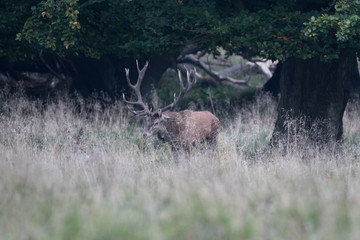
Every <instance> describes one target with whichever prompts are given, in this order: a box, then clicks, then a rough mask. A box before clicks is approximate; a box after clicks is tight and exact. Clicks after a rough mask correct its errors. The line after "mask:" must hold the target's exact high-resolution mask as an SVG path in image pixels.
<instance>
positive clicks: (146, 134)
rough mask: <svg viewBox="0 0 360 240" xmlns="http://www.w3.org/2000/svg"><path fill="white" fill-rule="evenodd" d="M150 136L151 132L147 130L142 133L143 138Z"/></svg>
mask: <svg viewBox="0 0 360 240" xmlns="http://www.w3.org/2000/svg"><path fill="white" fill-rule="evenodd" d="M150 136H151V134H149V133H148V132H144V133H143V138H144V139H147V138H148V137H150Z"/></svg>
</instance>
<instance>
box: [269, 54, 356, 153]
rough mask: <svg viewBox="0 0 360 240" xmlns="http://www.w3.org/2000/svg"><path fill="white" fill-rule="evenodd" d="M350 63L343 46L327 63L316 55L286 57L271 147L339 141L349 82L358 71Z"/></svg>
mask: <svg viewBox="0 0 360 240" xmlns="http://www.w3.org/2000/svg"><path fill="white" fill-rule="evenodd" d="M354 64H357V61H356V53H355V51H354V50H353V49H343V50H342V51H341V53H340V56H339V59H337V60H333V61H331V62H329V63H325V62H322V61H320V59H319V58H312V59H308V60H302V59H297V58H289V59H287V60H286V61H285V62H284V64H283V68H282V73H281V78H280V89H281V90H280V95H281V96H280V101H279V106H278V116H277V120H276V123H275V129H274V132H273V136H272V144H273V146H282V147H284V146H289V144H292V143H300V144H305V143H311V144H315V145H316V146H319V147H325V146H326V145H327V144H329V143H341V141H342V136H343V122H342V118H343V115H344V110H345V107H346V104H347V102H348V99H349V93H350V81H351V78H352V77H354V76H356V75H357V76H358V74H359V73H358V70H357V67H356V68H354ZM356 66H357V65H356ZM354 71H356V73H354Z"/></svg>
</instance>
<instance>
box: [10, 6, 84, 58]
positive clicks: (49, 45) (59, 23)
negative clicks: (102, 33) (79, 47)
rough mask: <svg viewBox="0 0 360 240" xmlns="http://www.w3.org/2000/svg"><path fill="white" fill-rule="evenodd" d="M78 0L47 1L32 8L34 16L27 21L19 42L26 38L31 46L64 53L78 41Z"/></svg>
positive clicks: (19, 36)
mask: <svg viewBox="0 0 360 240" xmlns="http://www.w3.org/2000/svg"><path fill="white" fill-rule="evenodd" d="M77 8H78V4H77V1H76V0H62V1H55V0H47V1H41V2H40V3H39V4H37V5H36V6H32V7H31V11H32V15H31V17H30V18H28V19H27V21H26V22H25V25H24V27H23V30H22V32H21V33H18V34H17V37H16V38H17V40H21V39H22V38H24V39H25V40H27V41H28V42H29V44H32V43H37V44H38V45H39V46H40V48H45V49H51V50H52V51H54V52H57V53H60V54H61V53H64V52H65V51H66V50H67V49H68V48H69V47H71V46H74V45H75V42H76V41H77V33H78V32H79V30H80V23H79V22H78V14H79V11H78V10H77Z"/></svg>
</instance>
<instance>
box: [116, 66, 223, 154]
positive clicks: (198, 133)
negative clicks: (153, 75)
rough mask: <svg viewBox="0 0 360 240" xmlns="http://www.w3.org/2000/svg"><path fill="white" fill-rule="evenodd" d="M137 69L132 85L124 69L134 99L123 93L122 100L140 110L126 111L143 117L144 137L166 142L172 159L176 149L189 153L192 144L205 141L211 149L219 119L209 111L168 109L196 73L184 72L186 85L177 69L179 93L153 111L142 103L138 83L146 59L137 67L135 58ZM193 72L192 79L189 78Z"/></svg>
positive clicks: (194, 78)
mask: <svg viewBox="0 0 360 240" xmlns="http://www.w3.org/2000/svg"><path fill="white" fill-rule="evenodd" d="M136 66H137V70H138V79H137V82H136V84H134V85H133V84H131V82H130V78H129V69H128V68H125V73H126V80H127V83H128V85H129V86H130V87H131V88H132V89H133V90H134V92H135V94H136V96H137V101H128V100H126V98H125V95H123V99H124V101H125V102H126V103H127V104H128V105H133V106H137V107H140V108H141V110H138V111H136V110H131V109H130V108H129V110H130V111H131V112H133V113H134V114H135V115H137V116H146V119H147V125H146V128H145V131H144V134H143V136H144V138H148V137H150V136H152V135H154V134H157V136H158V138H159V139H160V140H162V141H164V142H167V143H169V144H170V146H171V149H172V151H173V154H174V157H175V159H176V156H177V152H178V151H179V150H185V152H186V153H188V154H189V153H190V149H191V147H193V146H197V145H199V144H201V145H204V144H208V146H210V147H211V148H214V147H215V145H216V138H217V135H218V132H219V128H220V121H219V119H218V118H217V117H215V116H214V115H213V114H212V113H210V112H208V111H191V110H184V111H180V112H170V111H167V110H170V109H172V108H173V107H174V106H175V105H176V104H177V103H178V102H179V101H180V100H181V99H182V98H183V96H184V95H185V94H186V93H187V92H188V91H189V90H190V89H191V88H192V87H193V86H194V85H195V83H196V76H195V70H194V71H186V73H187V84H186V86H184V83H183V80H182V76H181V72H180V71H179V70H178V74H179V81H180V93H179V96H178V97H176V98H175V97H174V102H172V103H171V104H169V105H167V106H165V107H163V108H160V109H158V110H156V111H150V110H149V107H148V105H147V104H146V103H144V102H143V99H142V96H141V93H140V86H141V82H142V80H143V78H144V75H145V72H146V68H147V67H148V62H146V63H145V65H144V67H143V69H141V70H140V68H139V63H138V61H136ZM191 75H193V80H191V79H190V77H191Z"/></svg>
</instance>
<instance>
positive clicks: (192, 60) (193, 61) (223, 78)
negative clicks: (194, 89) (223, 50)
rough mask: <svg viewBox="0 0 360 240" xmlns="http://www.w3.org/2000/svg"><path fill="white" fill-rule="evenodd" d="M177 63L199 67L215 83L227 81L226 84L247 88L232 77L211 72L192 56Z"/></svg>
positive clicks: (246, 84) (244, 83)
mask: <svg viewBox="0 0 360 240" xmlns="http://www.w3.org/2000/svg"><path fill="white" fill-rule="evenodd" d="M178 63H190V64H192V65H194V66H196V67H199V68H201V69H202V70H204V71H205V72H206V73H207V74H208V75H209V76H210V77H211V78H213V79H214V80H215V81H218V82H224V81H228V82H231V83H232V84H238V85H243V86H248V83H247V81H245V80H238V79H234V78H232V77H226V76H223V75H221V74H220V73H219V72H215V71H212V70H211V69H209V68H208V67H207V66H206V65H205V64H204V63H203V62H201V61H200V60H199V59H198V58H196V57H195V56H194V55H192V54H189V55H186V56H183V57H182V58H180V59H178ZM198 76H199V75H198Z"/></svg>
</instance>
